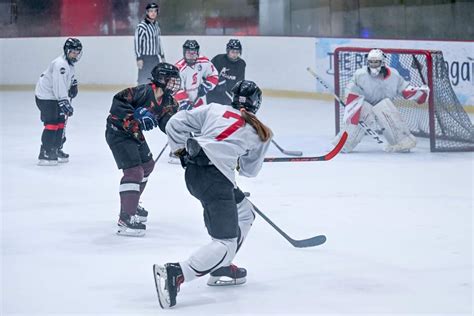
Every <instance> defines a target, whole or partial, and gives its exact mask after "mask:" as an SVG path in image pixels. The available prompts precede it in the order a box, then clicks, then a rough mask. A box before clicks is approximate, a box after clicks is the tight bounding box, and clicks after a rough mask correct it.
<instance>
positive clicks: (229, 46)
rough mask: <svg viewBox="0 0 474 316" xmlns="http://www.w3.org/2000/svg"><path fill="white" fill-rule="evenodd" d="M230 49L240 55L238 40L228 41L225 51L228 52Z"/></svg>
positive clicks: (240, 47)
mask: <svg viewBox="0 0 474 316" xmlns="http://www.w3.org/2000/svg"><path fill="white" fill-rule="evenodd" d="M231 49H234V50H238V51H240V53H242V44H240V41H239V40H238V39H235V38H232V39H230V40H229V42H228V43H227V45H226V50H227V52H229V51H230V50H231Z"/></svg>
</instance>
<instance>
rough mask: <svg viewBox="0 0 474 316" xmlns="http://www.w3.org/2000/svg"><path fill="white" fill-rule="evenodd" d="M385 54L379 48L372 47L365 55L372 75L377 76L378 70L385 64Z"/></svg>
mask: <svg viewBox="0 0 474 316" xmlns="http://www.w3.org/2000/svg"><path fill="white" fill-rule="evenodd" d="M384 59H385V54H384V53H383V51H382V50H381V49H378V48H376V49H372V50H371V51H370V52H369V54H368V55H367V66H368V69H369V73H370V74H371V75H372V76H374V77H375V76H377V75H378V74H379V73H380V70H381V69H382V67H383V66H385V62H384Z"/></svg>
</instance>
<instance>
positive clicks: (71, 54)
mask: <svg viewBox="0 0 474 316" xmlns="http://www.w3.org/2000/svg"><path fill="white" fill-rule="evenodd" d="M63 51H64V54H62V55H61V56H59V57H57V58H56V59H54V60H53V61H52V62H51V64H50V65H49V66H48V68H47V69H46V70H45V71H44V72H43V73H42V74H41V76H40V78H39V80H38V82H37V84H36V89H35V99H36V105H37V106H38V108H39V109H40V111H41V121H42V122H43V124H44V129H43V134H42V136H41V149H40V154H39V156H38V159H39V162H38V164H39V165H42V166H44V165H57V164H58V162H67V161H68V158H69V155H68V154H66V153H64V152H63V151H62V146H63V144H64V142H65V140H66V138H65V134H64V128H65V124H66V121H67V118H68V117H69V116H72V114H73V112H74V109H73V107H72V106H71V103H70V101H69V100H70V99H72V98H74V97H76V95H77V92H78V88H77V80H76V79H75V77H74V75H75V70H74V64H75V63H76V62H78V61H79V59H80V58H81V56H82V44H81V42H80V41H79V40H78V39H77V38H68V39H67V40H66V42H65V43H64V47H63Z"/></svg>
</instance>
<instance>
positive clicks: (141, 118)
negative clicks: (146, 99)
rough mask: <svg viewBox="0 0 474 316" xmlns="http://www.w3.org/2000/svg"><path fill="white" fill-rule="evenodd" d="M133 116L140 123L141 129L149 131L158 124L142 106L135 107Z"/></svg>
mask: <svg viewBox="0 0 474 316" xmlns="http://www.w3.org/2000/svg"><path fill="white" fill-rule="evenodd" d="M133 117H134V118H135V120H137V121H138V123H139V124H140V129H141V130H142V131H149V130H152V129H153V128H155V127H157V126H158V121H157V120H156V118H155V116H154V115H153V114H152V113H151V112H150V111H148V109H146V108H144V107H139V108H136V109H135V112H133Z"/></svg>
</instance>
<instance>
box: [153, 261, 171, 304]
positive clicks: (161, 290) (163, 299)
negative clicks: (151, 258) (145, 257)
mask: <svg viewBox="0 0 474 316" xmlns="http://www.w3.org/2000/svg"><path fill="white" fill-rule="evenodd" d="M153 277H154V278H155V287H156V294H157V295H158V302H159V303H160V306H161V308H163V309H168V308H170V307H171V303H170V293H169V292H168V291H167V290H166V289H165V283H166V279H167V278H168V274H167V272H166V268H165V267H162V266H159V265H157V264H154V265H153Z"/></svg>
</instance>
